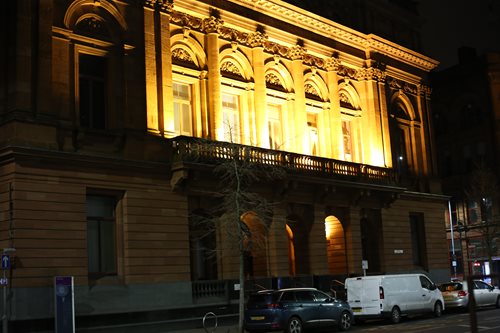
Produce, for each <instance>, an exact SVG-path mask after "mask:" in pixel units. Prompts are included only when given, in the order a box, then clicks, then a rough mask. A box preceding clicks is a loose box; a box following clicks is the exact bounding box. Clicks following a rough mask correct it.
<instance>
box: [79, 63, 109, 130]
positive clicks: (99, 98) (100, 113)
mask: <svg viewBox="0 0 500 333" xmlns="http://www.w3.org/2000/svg"><path fill="white" fill-rule="evenodd" d="M107 65H108V64H107V61H106V58H104V57H99V56H94V55H89V54H80V56H79V67H78V70H79V96H78V98H79V107H80V126H83V127H88V128H95V129H105V128H106V113H107V105H106V104H107V103H106V96H107V94H106V85H107V82H106V81H107V80H106V77H107V72H108V71H107Z"/></svg>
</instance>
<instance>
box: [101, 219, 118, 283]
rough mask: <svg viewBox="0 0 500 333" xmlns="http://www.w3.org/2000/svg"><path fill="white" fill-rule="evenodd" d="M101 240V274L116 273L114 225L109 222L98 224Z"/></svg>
mask: <svg viewBox="0 0 500 333" xmlns="http://www.w3.org/2000/svg"><path fill="white" fill-rule="evenodd" d="M100 239H101V244H100V245H101V254H100V255H101V269H100V271H101V272H103V273H113V272H115V271H116V261H115V257H116V256H115V224H114V223H113V222H111V221H102V222H101V223H100Z"/></svg>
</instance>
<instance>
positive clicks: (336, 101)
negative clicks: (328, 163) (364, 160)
mask: <svg viewBox="0 0 500 333" xmlns="http://www.w3.org/2000/svg"><path fill="white" fill-rule="evenodd" d="M339 65H340V60H338V59H337V58H330V59H329V60H328V63H327V70H328V73H327V84H328V91H329V98H330V110H329V115H330V142H331V144H330V147H331V148H330V149H329V150H330V157H331V158H333V159H337V160H343V159H344V137H343V134H342V115H341V112H340V96H339V78H338V75H337V70H338V67H339Z"/></svg>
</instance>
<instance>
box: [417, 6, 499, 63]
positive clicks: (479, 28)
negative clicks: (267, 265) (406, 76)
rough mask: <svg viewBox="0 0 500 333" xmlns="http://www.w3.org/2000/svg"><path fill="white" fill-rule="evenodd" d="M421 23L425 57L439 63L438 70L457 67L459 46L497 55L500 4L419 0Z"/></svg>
mask: <svg viewBox="0 0 500 333" xmlns="http://www.w3.org/2000/svg"><path fill="white" fill-rule="evenodd" d="M417 2H418V3H419V7H418V8H419V12H420V14H421V16H422V19H423V26H422V46H423V49H424V52H423V53H424V54H425V55H427V56H429V57H431V58H433V59H436V60H438V61H440V63H441V64H440V65H439V67H438V69H445V68H447V67H450V66H452V65H455V64H457V63H458V57H457V50H458V48H459V47H461V46H469V47H474V48H476V50H477V54H483V53H485V52H486V51H494V50H497V51H500V0H473V1H470V0H418V1H417Z"/></svg>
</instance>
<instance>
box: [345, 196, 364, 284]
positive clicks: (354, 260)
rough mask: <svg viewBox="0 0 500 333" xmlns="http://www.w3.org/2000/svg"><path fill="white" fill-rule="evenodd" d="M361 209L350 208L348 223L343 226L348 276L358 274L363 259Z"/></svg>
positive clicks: (360, 270)
mask: <svg viewBox="0 0 500 333" xmlns="http://www.w3.org/2000/svg"><path fill="white" fill-rule="evenodd" d="M360 214H361V209H360V208H359V207H352V206H351V207H350V210H349V215H348V219H349V221H348V223H346V225H345V236H346V244H347V263H348V270H349V274H360V273H361V272H362V269H361V260H362V259H363V252H362V244H361V224H360V221H361V218H360Z"/></svg>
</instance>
